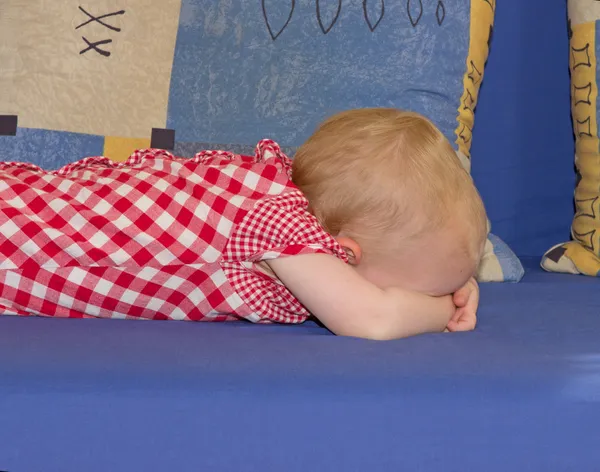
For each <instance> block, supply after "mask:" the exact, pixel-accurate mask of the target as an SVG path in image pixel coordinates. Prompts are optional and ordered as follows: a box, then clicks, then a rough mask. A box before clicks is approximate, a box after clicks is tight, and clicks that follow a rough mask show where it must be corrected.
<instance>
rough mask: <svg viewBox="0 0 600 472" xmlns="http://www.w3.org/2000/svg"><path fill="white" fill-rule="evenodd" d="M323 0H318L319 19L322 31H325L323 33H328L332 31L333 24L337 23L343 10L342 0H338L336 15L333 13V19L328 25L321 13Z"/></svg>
mask: <svg viewBox="0 0 600 472" xmlns="http://www.w3.org/2000/svg"><path fill="white" fill-rule="evenodd" d="M321 1H322V0H317V20H318V21H319V27H320V28H321V31H323V34H327V33H329V32H330V31H331V28H333V25H335V24H336V23H337V20H338V18H339V17H340V12H341V11H342V0H337V11H336V12H335V15H333V19H332V20H331V22H330V23H329V26H328V27H325V25H324V24H323V16H322V14H321Z"/></svg>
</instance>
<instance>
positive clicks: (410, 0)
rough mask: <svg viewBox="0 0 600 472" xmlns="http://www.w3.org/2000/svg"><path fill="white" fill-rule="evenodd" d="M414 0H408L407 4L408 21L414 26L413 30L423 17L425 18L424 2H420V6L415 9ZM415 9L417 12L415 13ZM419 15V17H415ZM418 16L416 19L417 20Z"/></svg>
mask: <svg viewBox="0 0 600 472" xmlns="http://www.w3.org/2000/svg"><path fill="white" fill-rule="evenodd" d="M413 4H414V0H408V2H407V4H406V11H407V12H408V19H409V20H410V24H411V25H413V28H414V27H415V26H417V25H418V24H419V21H421V17H422V16H423V2H422V1H421V0H419V4H418V6H417V7H413ZM413 8H415V9H416V10H417V11H416V12H413V11H412V10H413ZM415 13H417V15H415ZM415 16H416V19H415Z"/></svg>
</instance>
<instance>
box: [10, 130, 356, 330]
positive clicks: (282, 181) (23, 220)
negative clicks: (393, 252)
mask: <svg viewBox="0 0 600 472" xmlns="http://www.w3.org/2000/svg"><path fill="white" fill-rule="evenodd" d="M290 173H291V162H290V160H289V159H288V158H287V157H286V156H285V155H284V154H283V153H282V152H281V150H280V149H279V147H278V146H277V144H275V143H274V142H272V141H262V142H260V143H259V144H258V146H257V148H256V155H255V156H254V157H248V156H239V155H235V154H231V153H227V152H221V151H206V152H202V153H200V154H198V155H196V156H195V157H194V158H192V159H186V158H179V157H174V156H173V155H172V154H170V153H168V152H166V151H162V150H156V149H151V150H143V151H137V152H135V153H134V154H133V155H132V156H131V157H130V158H129V160H128V161H127V162H125V163H115V162H112V161H110V160H109V159H107V158H100V157H91V158H87V159H83V160H82V161H79V162H76V163H73V164H70V165H68V166H66V167H64V168H62V169H60V170H58V171H52V172H48V171H44V170H42V169H40V168H39V167H36V166H33V165H30V164H23V163H0V314H13V315H42V316H57V317H71V318H77V317H78V318H82V317H103V318H136V319H139V318H143V319H160V320H165V319H171V320H194V321H200V320H202V321H204V320H218V321H225V320H233V319H246V320H249V321H253V322H280V323H300V322H302V321H304V320H306V318H307V317H308V316H309V313H308V312H307V310H306V309H305V308H304V307H303V306H302V305H301V304H300V303H299V302H298V300H297V299H296V298H294V296H293V295H292V294H291V293H290V292H289V291H288V290H287V289H286V287H285V286H284V285H282V284H281V283H280V282H279V281H278V280H276V279H273V278H271V277H269V276H267V275H265V273H264V272H262V271H261V270H259V268H258V266H257V263H259V262H260V261H264V260H269V259H275V258H278V257H284V256H294V255H298V254H306V253H325V254H331V255H334V256H337V257H339V258H340V259H342V260H344V261H347V260H346V258H345V257H346V256H345V254H344V251H343V250H342V248H341V247H340V246H339V245H338V244H337V243H336V241H335V240H334V239H333V238H332V237H331V236H330V235H329V234H327V233H326V232H325V231H324V229H323V228H322V227H321V226H320V225H319V224H318V222H317V220H316V219H315V218H314V217H313V216H312V215H311V214H310V213H309V212H308V211H307V206H308V202H307V200H306V198H305V197H304V196H303V194H302V193H301V192H300V191H299V190H298V189H297V188H296V187H295V186H294V185H293V184H292V182H291V181H290Z"/></svg>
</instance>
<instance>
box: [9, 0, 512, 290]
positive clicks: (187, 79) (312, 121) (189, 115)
mask: <svg viewBox="0 0 600 472" xmlns="http://www.w3.org/2000/svg"><path fill="white" fill-rule="evenodd" d="M494 9H495V0H161V1H160V2H159V1H155V2H152V1H150V0H95V1H93V2H85V1H83V0H52V1H46V0H4V1H3V2H2V3H0V64H2V67H0V160H6V161H24V162H30V163H33V164H36V165H39V166H41V167H43V168H47V169H55V168H59V167H62V166H64V165H66V164H68V163H69V162H72V161H75V160H78V159H81V158H83V157H86V156H97V155H104V156H108V157H110V158H111V159H114V160H117V161H123V160H125V159H126V158H127V157H128V156H129V155H130V154H132V152H133V151H135V150H136V149H139V148H148V147H153V148H161V149H167V150H170V151H173V152H174V153H175V154H177V155H180V156H192V155H194V154H195V153H196V152H198V151H200V150H202V149H224V150H229V151H234V152H243V153H249V152H253V151H252V147H253V146H254V145H255V144H256V143H257V142H258V141H259V140H261V139H263V138H270V139H274V140H275V141H277V142H278V143H279V144H280V145H281V146H282V147H283V149H284V151H286V152H287V153H289V154H291V155H293V152H294V149H295V147H297V146H299V145H300V144H301V143H302V142H303V141H304V140H305V139H306V138H307V137H308V136H309V135H310V134H311V133H312V131H313V130H314V128H315V127H316V125H317V124H318V123H319V122H320V121H322V120H323V119H324V118H325V117H327V116H329V115H331V114H332V113H335V112H338V111H341V110H345V109H349V108H357V107H365V106H369V107H371V106H388V107H389V106H393V107H398V108H405V109H410V110H414V111H417V112H420V113H422V114H424V115H425V116H427V117H429V118H430V119H431V120H433V121H434V122H435V123H436V125H437V126H438V127H439V128H440V129H441V130H442V132H443V133H444V134H445V135H446V136H447V137H448V139H449V140H450V141H451V142H452V143H454V145H455V148H456V151H457V153H458V156H459V157H460V159H461V161H462V162H463V165H464V166H465V167H466V168H467V169H469V168H470V157H471V156H470V147H471V141H472V139H473V127H474V112H475V107H476V104H477V98H478V92H479V87H480V85H481V82H482V80H483V74H484V68H485V62H486V59H487V55H488V48H489V42H490V41H491V38H492V32H493V19H494ZM522 275H523V268H522V266H521V264H520V262H519V260H518V259H517V258H516V257H515V255H514V254H513V253H512V251H511V250H510V249H509V248H508V247H507V246H506V245H505V244H504V243H503V242H502V241H501V240H500V239H499V238H497V237H495V236H493V235H492V236H490V239H489V241H488V245H487V248H486V254H485V257H484V261H483V263H482V266H481V268H480V271H479V274H478V276H479V279H480V280H484V281H518V280H519V279H520V278H521V276H522Z"/></svg>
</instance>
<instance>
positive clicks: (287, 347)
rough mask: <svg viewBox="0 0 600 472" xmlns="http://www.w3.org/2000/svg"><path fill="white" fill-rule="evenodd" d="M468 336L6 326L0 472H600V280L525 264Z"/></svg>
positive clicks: (497, 291) (131, 325)
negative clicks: (519, 278)
mask: <svg viewBox="0 0 600 472" xmlns="http://www.w3.org/2000/svg"><path fill="white" fill-rule="evenodd" d="M525 263H526V265H527V275H526V277H525V279H524V281H523V282H522V283H521V284H518V285H484V286H483V287H482V306H481V311H480V317H481V320H480V324H479V327H478V329H477V330H476V331H475V332H472V333H466V334H439V335H426V336H419V337H415V338H411V339H406V340H400V341H393V342H379V343H378V342H369V341H365V340H358V339H350V338H341V337H335V336H332V335H330V334H329V333H328V332H327V331H326V330H324V329H323V328H320V327H319V326H317V325H316V324H313V323H307V324H305V325H302V326H255V325H249V324H242V323H232V324H200V323H197V324H194V323H182V322H179V323H178V322H153V321H149V322H145V321H131V322H130V321H105V320H59V319H43V318H28V319H25V318H19V319H17V318H12V317H3V318H0V359H2V362H1V364H0V470H7V471H14V472H29V471H44V472H54V471H56V472H58V471H60V472H65V471H86V472H96V471H98V472H100V471H102V472H105V471H111V472H118V471H137V470H139V471H148V472H150V471H161V472H163V471H170V470H172V471H200V470H202V471H212V470H214V471H242V470H243V471H254V470H256V471H267V470H273V471H289V472H295V471H298V472H300V471H301V472H306V471H320V470H323V471H338V470H339V471H354V470H356V471H388V470H389V471H403V470H411V471H461V472H462V471H487V472H494V471H502V472H505V471H511V470H512V471H544V472H548V471H563V470H578V471H592V470H599V469H600V452H599V451H598V444H599V442H600V404H599V402H600V296H598V294H599V293H600V292H599V290H600V279H592V278H585V277H579V276H566V275H557V274H547V273H543V272H541V270H539V269H537V268H536V267H535V266H536V265H537V260H525Z"/></svg>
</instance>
